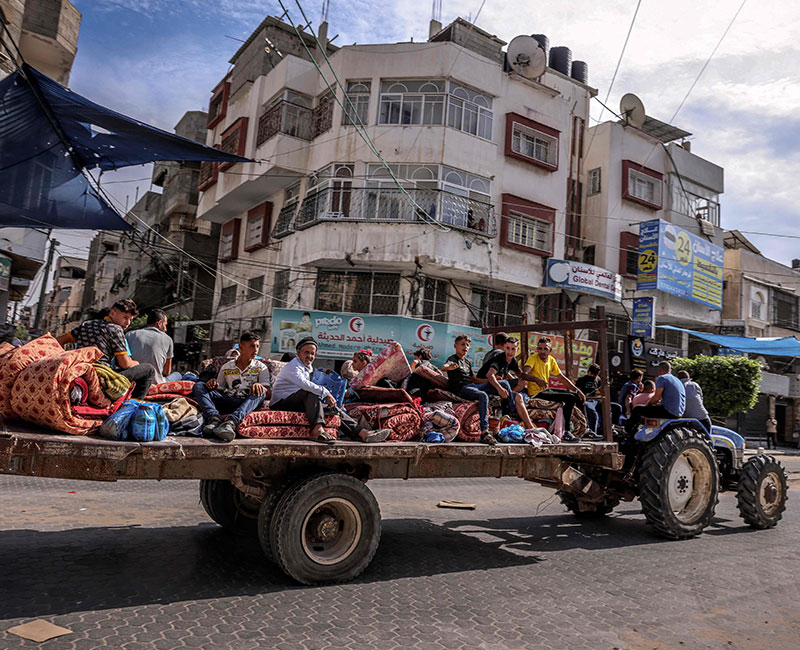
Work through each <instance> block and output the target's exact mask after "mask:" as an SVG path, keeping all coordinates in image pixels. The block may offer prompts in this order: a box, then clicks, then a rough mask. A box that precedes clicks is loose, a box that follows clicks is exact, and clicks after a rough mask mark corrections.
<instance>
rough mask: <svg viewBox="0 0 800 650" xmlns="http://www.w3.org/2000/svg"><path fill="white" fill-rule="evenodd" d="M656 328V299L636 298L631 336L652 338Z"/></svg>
mask: <svg viewBox="0 0 800 650" xmlns="http://www.w3.org/2000/svg"><path fill="white" fill-rule="evenodd" d="M655 329H656V299H655V298H634V299H633V313H632V314H631V336H638V337H641V338H646V339H652V338H655Z"/></svg>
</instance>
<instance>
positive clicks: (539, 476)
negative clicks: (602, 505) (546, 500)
mask: <svg viewBox="0 0 800 650" xmlns="http://www.w3.org/2000/svg"><path fill="white" fill-rule="evenodd" d="M523 478H524V479H525V480H526V481H533V482H535V483H541V484H542V485H547V486H549V487H554V488H557V489H559V490H565V491H567V492H571V493H572V494H575V495H578V496H580V497H581V498H582V499H584V500H586V501H602V500H603V499H604V498H605V496H606V493H605V490H604V489H603V487H602V486H601V485H600V484H599V483H597V481H593V480H592V479H591V478H589V477H588V476H587V475H586V474H584V473H583V472H582V471H580V470H579V469H577V468H575V467H573V466H572V465H570V464H569V463H568V462H566V461H564V460H562V459H561V458H553V457H552V456H551V457H547V456H543V457H534V458H530V459H527V462H526V463H525V475H524V476H523Z"/></svg>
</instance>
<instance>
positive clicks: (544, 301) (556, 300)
mask: <svg viewBox="0 0 800 650" xmlns="http://www.w3.org/2000/svg"><path fill="white" fill-rule="evenodd" d="M534 311H535V313H536V322H537V323H559V322H563V321H569V320H573V319H574V318H575V308H574V307H573V306H572V303H571V302H570V300H569V298H567V296H565V295H564V294H563V293H548V294H543V295H539V296H536V298H535V308H534Z"/></svg>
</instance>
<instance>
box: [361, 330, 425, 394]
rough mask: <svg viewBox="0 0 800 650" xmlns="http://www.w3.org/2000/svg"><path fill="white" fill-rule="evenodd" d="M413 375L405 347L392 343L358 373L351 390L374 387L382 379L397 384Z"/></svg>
mask: <svg viewBox="0 0 800 650" xmlns="http://www.w3.org/2000/svg"><path fill="white" fill-rule="evenodd" d="M410 374H411V366H409V365H408V359H406V354H405V352H403V346H402V345H400V344H399V343H398V342H397V341H391V342H390V343H389V345H388V346H387V347H386V348H384V349H383V350H382V351H381V353H380V354H379V355H378V356H377V357H376V358H375V360H373V361H370V362H369V363H368V364H367V365H366V367H365V368H364V369H363V370H362V371H361V372H360V373H358V377H356V378H355V379H354V380H353V382H352V384H351V388H353V389H358V388H362V387H364V386H374V385H375V384H376V383H377V382H378V381H379V380H381V379H390V380H391V381H393V382H395V383H398V384H399V383H401V382H402V381H403V380H404V379H405V378H406V377H408V376H409V375H410Z"/></svg>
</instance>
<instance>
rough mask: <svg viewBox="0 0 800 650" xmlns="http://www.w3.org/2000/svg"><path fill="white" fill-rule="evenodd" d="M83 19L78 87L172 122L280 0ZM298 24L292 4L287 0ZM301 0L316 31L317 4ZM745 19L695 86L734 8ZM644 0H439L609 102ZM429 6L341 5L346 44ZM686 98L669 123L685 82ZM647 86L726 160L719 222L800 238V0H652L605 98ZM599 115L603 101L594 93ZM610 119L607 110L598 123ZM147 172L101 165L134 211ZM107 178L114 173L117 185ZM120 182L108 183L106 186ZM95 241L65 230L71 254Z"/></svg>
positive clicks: (336, 26) (130, 7)
mask: <svg viewBox="0 0 800 650" xmlns="http://www.w3.org/2000/svg"><path fill="white" fill-rule="evenodd" d="M72 2H73V4H74V5H75V6H76V7H77V8H78V10H79V11H81V13H82V14H83V19H82V23H81V31H80V37H79V41H78V54H77V56H76V59H75V63H74V65H73V69H72V77H71V79H70V86H71V88H72V89H73V90H75V91H76V92H79V93H81V94H84V95H86V96H88V97H89V98H91V99H92V100H94V101H96V102H98V103H100V104H103V105H106V106H109V107H111V108H114V109H116V110H119V111H121V112H123V113H126V114H128V115H131V116H133V117H136V118H138V119H140V120H143V121H145V122H149V123H151V124H154V125H156V126H159V127H162V128H166V129H169V130H171V129H172V128H173V127H174V125H175V124H176V123H177V121H178V120H179V119H180V117H181V115H183V113H184V112H186V111H188V110H198V109H199V110H207V106H208V100H209V97H210V91H211V89H212V88H213V87H214V86H215V85H216V83H217V82H218V81H219V80H220V79H221V78H222V77H223V75H224V74H225V73H226V71H227V70H228V67H229V64H228V60H229V59H230V57H231V56H232V55H233V53H234V52H235V51H236V50H237V49H238V47H239V45H240V42H239V41H237V40H234V39H245V38H247V37H248V36H249V35H250V33H251V32H252V31H253V29H255V27H257V26H258V24H259V23H260V21H261V20H262V19H263V18H264V16H266V15H268V14H269V15H276V16H277V15H280V14H281V13H282V10H281V9H280V8H279V5H278V3H277V2H275V1H257V0H72ZM284 2H285V4H286V6H287V9H288V10H289V17H290V18H291V19H292V21H293V22H295V23H300V22H301V21H302V17H301V14H300V11H299V9H298V7H297V4H296V2H295V0H284ZM302 6H303V8H304V10H305V11H306V14H307V15H308V17H309V19H310V20H311V23H312V26H313V27H314V28H315V29H316V26H317V25H318V23H319V21H320V12H321V6H322V0H315V1H314V2H309V1H308V0H304V1H303V2H302ZM740 7H741V11H740V13H739V14H738V16H737V18H736V20H735V21H734V22H733V24H732V26H731V27H730V30H729V31H728V33H727V34H726V36H725V38H724V40H723V41H722V43H721V45H720V46H719V49H718V50H717V51H716V53H715V54H714V56H713V58H712V59H711V61H710V63H709V64H708V67H707V69H706V70H705V72H704V73H703V75H702V76H701V77H700V78H699V80H697V76H698V74H699V73H700V71H701V68H702V67H703V65H704V63H705V62H706V61H707V60H708V58H709V56H710V55H711V53H712V51H713V50H714V48H715V46H716V45H717V43H718V42H719V40H720V38H721V37H722V35H723V33H724V32H725V30H726V28H727V27H728V26H729V24H730V22H731V20H732V19H733V17H734V15H735V14H736V13H737V10H739V8H740ZM635 9H636V2H635V1H634V0H625V1H623V0H604V1H603V2H597V1H596V0H570V1H569V2H563V3H554V2H553V3H543V2H533V1H531V0H527V1H524V0H523V1H522V2H520V1H519V0H516V1H514V2H511V1H510V0H469V1H465V2H462V3H457V2H454V1H452V0H444V1H443V3H442V22H443V23H444V24H445V25H446V24H447V23H448V22H450V21H451V20H453V19H454V18H456V17H457V16H462V17H464V18H472V19H473V20H475V22H476V24H477V25H478V26H479V27H481V28H482V29H484V30H486V31H488V32H490V33H493V34H496V35H497V36H498V37H500V38H502V39H503V40H505V41H510V40H511V39H512V38H513V37H514V36H517V35H518V34H520V33H527V34H530V33H544V34H547V35H548V36H549V38H550V45H551V46H553V45H567V46H569V47H570V48H571V49H572V52H573V58H574V59H579V60H584V61H586V62H587V63H588V65H589V84H590V85H591V86H593V87H595V88H597V89H598V97H599V98H600V99H603V100H605V98H606V96H607V95H609V85H610V83H611V79H612V76H613V73H614V69H615V66H616V64H617V61H618V59H619V56H620V52H621V50H622V47H623V43H624V41H625V37H626V34H627V32H628V29H629V27H630V25H631V21H632V18H633V16H634V11H635ZM430 18H431V5H430V4H429V3H427V2H419V1H416V0H393V1H386V0H374V1H366V0H330V9H329V17H328V21H329V23H330V28H329V34H331V35H335V34H339V37H338V38H337V39H336V44H338V45H347V44H351V43H354V42H358V43H379V42H396V41H408V40H409V39H410V38H412V37H413V39H414V40H415V41H420V40H426V39H427V35H428V24H429V21H430ZM695 80H697V83H696V85H695V86H694V88H693V89H692V90H691V92H690V94H689V96H688V99H687V100H686V102H685V104H684V105H683V107H682V108H681V110H680V112H679V113H678V114H677V117H675V119H674V120H673V119H672V118H673V115H675V112H676V110H677V109H678V107H679V105H680V104H681V102H682V100H683V99H684V97H685V96H686V94H687V92H688V91H689V90H690V87H691V86H692V84H693V82H695ZM627 92H633V93H636V94H637V95H638V96H639V97H640V98H641V99H642V100H643V102H644V105H645V108H646V110H647V114H648V115H651V116H652V117H655V118H658V119H660V120H663V121H670V122H671V123H673V124H674V125H676V126H678V127H680V128H682V129H684V130H686V131H690V132H691V133H693V137H692V152H693V153H695V154H697V155H699V156H701V157H703V158H706V159H707V160H710V161H712V162H714V163H716V164H718V165H721V166H722V167H724V168H725V193H724V195H723V196H722V200H721V201H722V208H721V210H722V225H723V227H725V228H727V229H732V228H737V229H739V230H744V231H758V232H769V233H778V234H784V235H796V236H800V228H798V226H797V224H798V216H799V215H800V208H798V207H797V205H796V200H797V199H798V198H800V192H799V191H798V179H800V155H798V151H800V112H798V111H797V110H796V107H797V106H798V105H800V3H797V2H795V1H794V0H772V1H771V2H767V3H765V2H755V1H754V0H749V1H747V0H745V3H744V5H743V7H742V3H741V0H704V1H703V2H698V1H697V0H671V1H669V2H667V1H665V0H658V1H657V0H641V3H640V7H639V10H638V13H637V15H636V20H635V22H634V24H633V28H632V31H631V34H630V39H629V42H628V44H627V47H626V49H625V53H624V57H623V58H622V61H621V64H620V67H619V72H618V74H617V77H616V80H615V81H614V85H613V88H611V92H610V95H609V100H608V106H609V107H610V108H612V109H614V110H617V108H618V106H619V98H620V97H621V96H622V95H623V94H625V93H627ZM593 105H594V108H593V112H592V114H593V116H594V117H595V118H599V117H600V113H601V107H600V105H599V103H597V102H593ZM610 117H611V116H610V115H609V113H608V112H607V111H606V112H605V113H604V115H603V116H602V119H603V120H607V119H609V118H610ZM149 174H150V172H149V168H142V167H133V168H128V169H126V170H124V171H120V172H116V175H112V174H106V175H104V176H103V182H104V185H105V187H106V189H107V190H108V191H110V192H111V193H112V195H113V196H115V197H116V198H117V199H118V200H119V202H120V204H121V205H122V206H123V207H124V204H125V202H126V196H127V197H129V199H128V200H129V203H130V204H131V205H132V204H133V201H134V195H135V192H136V189H135V187H136V183H123V182H115V181H120V180H125V179H148V180H140V181H139V182H138V186H139V192H140V193H141V192H144V191H146V190H147V188H148V186H149ZM110 182H111V183H110ZM106 183H110V184H106ZM747 236H748V238H750V239H751V241H753V242H754V243H755V244H756V245H757V246H758V247H759V248H760V249H761V251H762V252H763V253H764V254H766V255H768V256H770V257H773V258H774V259H777V260H779V261H781V262H783V263H786V264H789V263H790V262H791V260H792V259H793V258H794V257H800V250H799V249H800V238H798V239H791V238H779V237H770V236H759V235H747ZM90 238H91V235H89V234H87V233H83V234H78V235H75V234H72V233H62V234H61V235H60V236H59V240H60V241H63V242H64V243H65V244H66V246H69V247H73V248H65V249H64V252H65V253H67V254H75V253H76V250H75V249H85V248H88V243H89V239H90Z"/></svg>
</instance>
